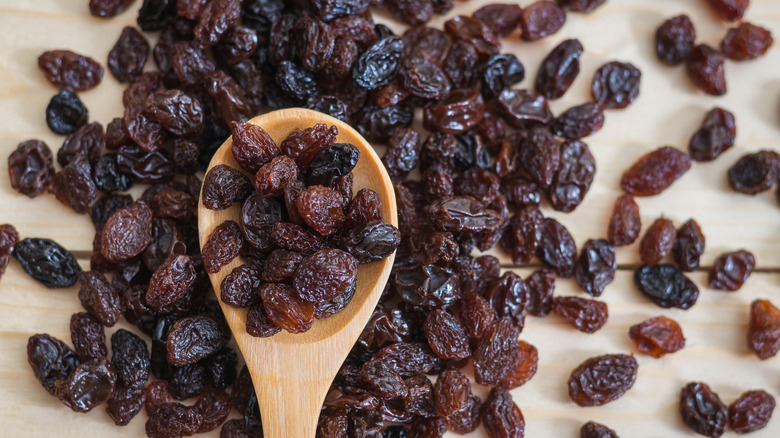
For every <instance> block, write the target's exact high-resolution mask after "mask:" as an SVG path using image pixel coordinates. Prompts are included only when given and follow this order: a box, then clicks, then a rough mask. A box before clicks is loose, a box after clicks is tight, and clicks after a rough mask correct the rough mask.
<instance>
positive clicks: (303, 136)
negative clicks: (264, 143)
mask: <svg viewBox="0 0 780 438" xmlns="http://www.w3.org/2000/svg"><path fill="white" fill-rule="evenodd" d="M338 134H339V130H338V128H336V127H335V126H328V125H326V124H324V123H318V124H316V125H314V126H312V127H311V128H306V129H303V130H300V131H294V132H292V133H290V135H288V136H287V138H285V139H284V141H282V144H281V145H280V149H281V151H282V153H284V154H285V155H289V156H290V157H291V158H292V159H294V160H295V163H296V164H298V169H299V170H301V171H303V172H305V171H306V170H307V168H308V167H309V163H311V161H312V160H313V159H314V157H316V156H317V154H319V153H320V151H322V150H323V149H325V148H327V147H328V146H330V145H332V144H334V143H336V136H338Z"/></svg>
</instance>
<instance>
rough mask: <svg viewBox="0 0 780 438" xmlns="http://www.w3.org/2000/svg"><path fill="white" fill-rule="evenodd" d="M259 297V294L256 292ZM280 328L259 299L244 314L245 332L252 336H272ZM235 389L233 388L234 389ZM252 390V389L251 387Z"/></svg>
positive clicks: (279, 330)
mask: <svg viewBox="0 0 780 438" xmlns="http://www.w3.org/2000/svg"><path fill="white" fill-rule="evenodd" d="M258 297H259V294H258ZM281 331H282V329H281V328H280V327H278V326H277V325H276V324H274V323H273V321H271V320H270V319H269V318H268V314H267V313H266V311H265V306H264V305H263V302H262V301H259V300H258V302H257V303H255V304H253V305H252V307H250V308H249V311H248V312H247V314H246V332H247V333H249V334H250V335H252V336H255V337H260V338H267V337H269V336H273V335H275V334H277V333H279V332H281ZM234 391H235V389H234ZM252 391H254V389H252Z"/></svg>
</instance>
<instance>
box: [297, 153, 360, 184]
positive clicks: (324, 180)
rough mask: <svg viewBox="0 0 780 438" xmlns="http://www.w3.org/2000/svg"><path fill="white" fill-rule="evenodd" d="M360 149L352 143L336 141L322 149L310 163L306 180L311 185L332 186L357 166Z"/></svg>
mask: <svg viewBox="0 0 780 438" xmlns="http://www.w3.org/2000/svg"><path fill="white" fill-rule="evenodd" d="M359 159H360V151H359V150H358V148H357V147H356V146H355V145H353V144H350V143H336V144H333V145H331V146H328V147H327V148H325V149H323V150H321V151H320V152H319V153H318V154H317V155H315V156H314V158H313V159H312V160H311V162H310V163H309V168H308V169H307V171H306V180H307V181H308V183H309V184H310V185H322V186H331V185H333V183H334V182H335V181H336V179H338V178H339V177H341V176H344V175H346V174H348V173H350V172H352V169H354V168H355V165H356V164H357V162H358V160H359Z"/></svg>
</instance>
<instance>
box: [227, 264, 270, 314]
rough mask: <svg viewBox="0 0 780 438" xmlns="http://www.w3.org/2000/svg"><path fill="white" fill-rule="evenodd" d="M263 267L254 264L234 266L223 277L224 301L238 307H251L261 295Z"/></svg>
mask: <svg viewBox="0 0 780 438" xmlns="http://www.w3.org/2000/svg"><path fill="white" fill-rule="evenodd" d="M262 272H263V269H262V268H260V267H258V266H254V265H241V266H237V267H236V268H234V269H233V270H232V271H231V272H230V274H228V275H226V276H225V278H224V279H222V283H221V284H220V286H219V291H220V298H221V299H222V302H223V303H227V304H230V305H233V306H237V307H249V306H251V305H252V304H254V303H255V302H256V301H257V300H258V299H259V297H258V296H257V288H258V287H260V283H261V281H260V276H261V274H262Z"/></svg>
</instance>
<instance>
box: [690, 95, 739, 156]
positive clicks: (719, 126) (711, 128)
mask: <svg viewBox="0 0 780 438" xmlns="http://www.w3.org/2000/svg"><path fill="white" fill-rule="evenodd" d="M736 135H737V126H736V123H735V121H734V115H733V114H732V113H730V112H728V111H726V110H724V109H722V108H717V107H716V108H713V109H711V110H710V111H709V112H707V114H706V115H705V116H704V120H703V121H702V123H701V126H700V127H699V129H698V130H697V131H696V132H695V133H694V134H693V136H691V140H690V142H688V153H689V154H690V155H691V158H692V159H694V160H695V161H712V160H714V159H716V158H718V156H719V155H720V154H722V153H723V152H726V151H727V150H728V149H729V148H731V147H732V146H734V138H735V137H736Z"/></svg>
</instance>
